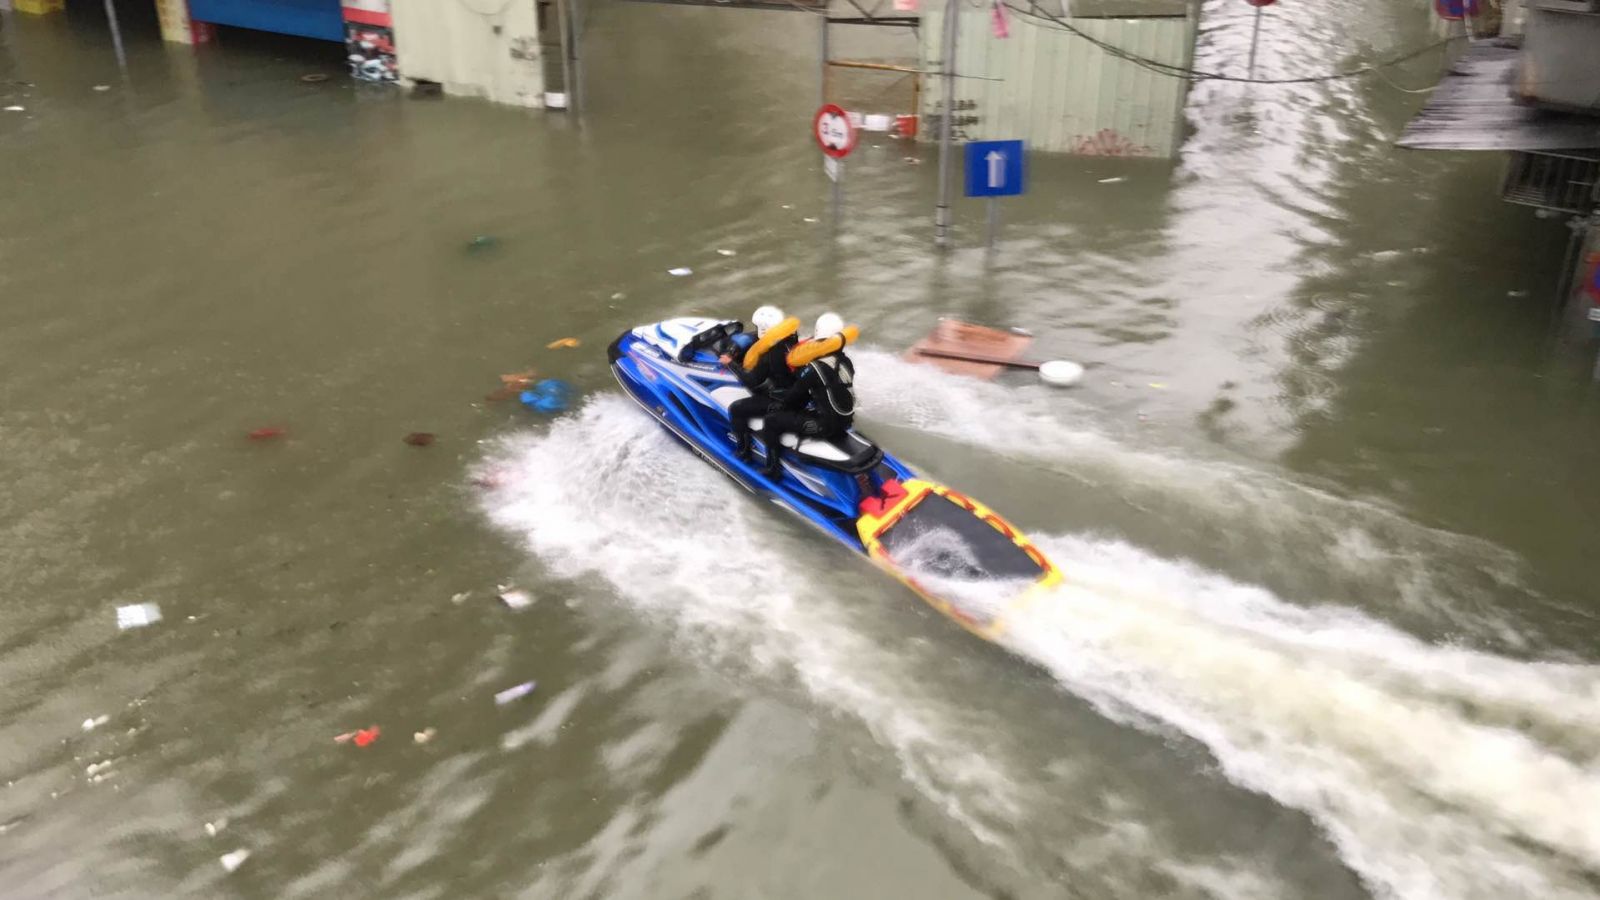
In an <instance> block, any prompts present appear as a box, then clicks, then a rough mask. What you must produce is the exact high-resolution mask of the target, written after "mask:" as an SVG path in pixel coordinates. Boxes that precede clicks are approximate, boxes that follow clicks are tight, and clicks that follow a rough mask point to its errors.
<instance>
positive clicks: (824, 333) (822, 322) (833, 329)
mask: <svg viewBox="0 0 1600 900" xmlns="http://www.w3.org/2000/svg"><path fill="white" fill-rule="evenodd" d="M843 330H844V319H842V318H840V317H839V314H838V313H831V312H825V313H823V314H822V315H820V316H817V328H816V330H815V331H814V332H813V333H812V335H811V337H812V338H813V339H815V340H819V341H820V340H823V339H825V338H831V337H833V336H834V335H836V334H838V333H839V332H841V331H843Z"/></svg>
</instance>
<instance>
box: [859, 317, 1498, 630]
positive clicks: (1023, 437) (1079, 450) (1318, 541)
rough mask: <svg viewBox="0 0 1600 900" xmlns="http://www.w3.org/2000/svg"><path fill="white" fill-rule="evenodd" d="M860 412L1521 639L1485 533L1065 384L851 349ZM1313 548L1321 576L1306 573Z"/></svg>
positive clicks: (1248, 551)
mask: <svg viewBox="0 0 1600 900" xmlns="http://www.w3.org/2000/svg"><path fill="white" fill-rule="evenodd" d="M855 359H856V360H857V362H858V370H859V372H860V375H859V377H858V378H857V379H856V383H857V391H858V392H859V393H860V395H861V408H862V410H863V415H864V416H866V417H869V419H870V421H872V422H879V421H881V422H887V423H889V424H893V425H900V426H905V427H910V428H915V429H917V430H919V431H922V432H924V433H929V434H935V435H938V436H940V437H942V438H945V439H948V440H951V441H955V442H957V443H961V444H966V445H968V446H972V447H977V448H981V449H983V450H985V451H987V452H990V453H994V454H997V455H1000V456H1006V457H1010V458H1012V459H1016V460H1019V461H1022V462H1026V463H1028V464H1029V465H1033V466H1038V467H1040V468H1043V469H1046V470H1049V471H1052V472H1055V473H1058V474H1061V475H1064V476H1067V477H1070V478H1072V479H1075V480H1077V481H1079V482H1081V483H1083V484H1085V485H1087V486H1088V489H1089V490H1091V491H1097V492H1101V493H1104V492H1111V493H1112V494H1113V495H1114V496H1116V497H1119V498H1120V499H1121V500H1123V501H1124V502H1125V503H1127V504H1128V505H1129V506H1131V507H1133V508H1135V509H1138V510H1143V511H1145V512H1147V513H1148V515H1146V516H1144V518H1145V519H1150V520H1154V521H1159V520H1160V519H1162V518H1173V519H1178V520H1180V521H1184V522H1187V523H1191V525H1192V526H1194V528H1193V530H1195V531H1196V532H1199V533H1203V534H1205V535H1207V536H1208V537H1207V538H1206V539H1207V540H1212V541H1217V542H1220V545H1219V547H1218V550H1219V552H1225V553H1226V554H1227V555H1228V556H1229V557H1230V558H1248V559H1250V560H1252V561H1253V562H1254V563H1255V564H1257V565H1259V566H1261V567H1262V568H1263V570H1265V571H1267V572H1270V573H1271V574H1273V575H1274V576H1279V577H1280V580H1281V581H1282V582H1284V583H1285V584H1288V585H1292V586H1294V587H1295V588H1297V589H1304V590H1318V591H1320V590H1324V589H1326V587H1327V586H1328V585H1329V584H1331V585H1333V586H1335V587H1337V588H1339V589H1340V590H1342V591H1344V592H1347V594H1348V596H1342V597H1341V599H1345V600H1348V601H1350V602H1362V601H1363V600H1364V599H1365V598H1368V597H1372V596H1375V595H1376V596H1381V597H1382V598H1383V602H1384V604H1385V609H1384V610H1383V612H1384V614H1385V615H1386V616H1387V615H1394V614H1405V615H1409V616H1411V617H1413V618H1416V619H1420V620H1424V621H1427V622H1430V623H1432V624H1434V625H1437V626H1440V627H1442V628H1444V629H1446V630H1449V631H1452V632H1454V631H1468V632H1472V633H1475V634H1476V635H1478V636H1480V637H1492V638H1494V639H1496V640H1499V641H1502V642H1504V643H1505V644H1506V645H1508V646H1512V647H1519V646H1522V645H1523V644H1524V640H1523V638H1522V636H1521V634H1520V633H1519V631H1518V629H1516V628H1513V627H1511V626H1510V625H1508V623H1507V622H1506V621H1505V617H1504V614H1503V611H1502V608H1503V601H1504V598H1505V596H1506V594H1507V593H1528V592H1527V591H1526V589H1524V588H1522V587H1520V582H1519V569H1520V565H1521V562H1520V560H1519V559H1518V557H1517V556H1516V555H1515V554H1512V553H1510V552H1508V551H1506V550H1505V549H1504V548H1502V547H1499V546H1497V545H1495V544H1493V543H1490V542H1488V541H1483V540H1479V539H1476V538H1471V537H1467V536H1463V535H1460V534H1455V533H1453V532H1449V531H1444V530H1441V529H1437V528H1430V527H1426V526H1423V525H1420V524H1418V523H1416V522H1414V521H1412V520H1410V519H1408V518H1406V517H1405V516H1403V515H1400V514H1399V513H1397V512H1395V511H1394V510H1392V509H1389V508H1387V507H1384V506H1382V505H1379V504H1377V503H1374V502H1371V501H1368V500H1362V499H1355V498H1348V497H1340V496H1337V495H1335V494H1333V493H1331V492H1329V491H1327V490H1323V489H1320V488H1316V487H1311V486H1308V485H1305V484H1302V483H1299V482H1296V481H1291V480H1289V479H1287V478H1284V477H1281V476H1279V475H1275V474H1273V473H1271V472H1268V471H1263V470H1262V469H1259V468H1254V467H1250V466H1246V465H1241V464H1237V463H1230V462H1225V461H1220V460H1215V459H1200V458H1196V457H1194V456H1192V455H1188V454H1184V453H1180V452H1177V451H1171V450H1162V449H1160V448H1155V447H1151V446H1149V445H1148V444H1136V443H1134V441H1133V439H1132V438H1120V437H1118V436H1117V435H1116V434H1115V433H1114V432H1113V431H1112V429H1108V428H1107V427H1105V426H1104V425H1103V424H1099V423H1097V422H1096V419H1097V417H1098V413H1097V411H1095V410H1093V409H1090V408H1089V407H1087V406H1085V405H1084V404H1082V403H1080V402H1078V401H1076V400H1074V399H1073V398H1072V397H1071V396H1070V394H1068V393H1065V392H1062V391H1059V390H1054V389H1051V388H1046V387H1041V386H1036V385H1030V386H1022V387H1018V386H1015V385H1009V384H998V383H991V382H983V381H978V380H975V379H971V378H962V377H958V376H954V375H949V374H945V373H943V372H940V371H938V370H935V369H932V368H930V367H928V366H923V365H915V364H912V363H908V362H906V361H904V360H902V359H899V358H898V357H895V356H892V355H890V354H888V353H884V352H882V351H879V350H872V349H864V350H861V351H860V352H858V353H857V354H856V355H855ZM1307 558H1313V559H1316V560H1317V561H1318V566H1317V568H1319V569H1320V570H1323V571H1321V572H1320V573H1319V574H1320V575H1322V576H1331V578H1326V577H1325V578H1324V582H1323V583H1321V584H1318V585H1316V586H1315V587H1312V586H1310V585H1307V584H1305V582H1306V581H1307V579H1306V570H1307V568H1308V567H1307V566H1306V565H1305V560H1306V559H1307Z"/></svg>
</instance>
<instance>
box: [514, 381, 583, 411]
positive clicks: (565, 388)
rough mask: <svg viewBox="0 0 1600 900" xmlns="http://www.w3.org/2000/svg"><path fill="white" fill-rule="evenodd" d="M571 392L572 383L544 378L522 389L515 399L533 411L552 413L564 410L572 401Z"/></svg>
mask: <svg viewBox="0 0 1600 900" xmlns="http://www.w3.org/2000/svg"><path fill="white" fill-rule="evenodd" d="M573 393H574V392H573V390H572V385H570V384H567V383H566V382H565V381H561V380H559V379H556V378H546V379H545V380H543V381H541V382H539V383H538V384H536V385H534V386H533V387H531V388H529V389H528V390H525V391H523V392H522V393H521V394H520V395H519V396H518V398H517V399H519V400H521V401H522V405H523V406H526V407H527V408H529V409H531V410H533V411H534V412H541V413H547V414H553V413H558V412H562V411H564V410H566V408H567V407H568V406H569V405H570V404H571V403H572V398H573Z"/></svg>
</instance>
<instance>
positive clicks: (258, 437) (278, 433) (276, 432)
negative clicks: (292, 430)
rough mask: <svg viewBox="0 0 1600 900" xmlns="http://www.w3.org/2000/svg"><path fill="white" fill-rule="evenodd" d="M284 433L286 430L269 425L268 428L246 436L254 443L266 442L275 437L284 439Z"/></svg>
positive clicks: (258, 429) (259, 429)
mask: <svg viewBox="0 0 1600 900" xmlns="http://www.w3.org/2000/svg"><path fill="white" fill-rule="evenodd" d="M283 433H284V429H282V428H279V427H277V426H275V425H269V426H267V427H266V428H257V429H256V430H255V431H252V432H250V433H249V434H248V435H246V437H248V438H250V440H252V441H265V440H270V439H272V438H275V437H283Z"/></svg>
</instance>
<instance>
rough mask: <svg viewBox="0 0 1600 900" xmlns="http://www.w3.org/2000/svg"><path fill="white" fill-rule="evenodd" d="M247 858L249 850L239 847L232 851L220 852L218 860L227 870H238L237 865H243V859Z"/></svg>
mask: <svg viewBox="0 0 1600 900" xmlns="http://www.w3.org/2000/svg"><path fill="white" fill-rule="evenodd" d="M249 858H250V851H249V850H246V849H245V848H243V847H240V848H239V849H237V850H235V851H233V852H232V853H224V854H222V858H221V859H220V860H219V862H221V863H222V867H223V868H224V869H227V870H228V871H229V872H235V871H238V869H239V867H240V866H242V865H244V861H245V860H247V859H249Z"/></svg>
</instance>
